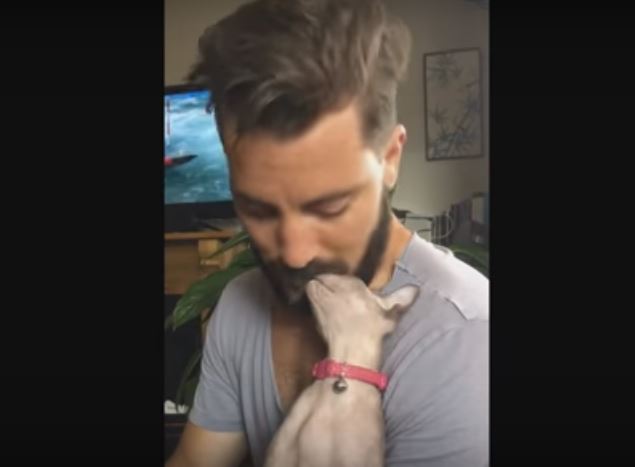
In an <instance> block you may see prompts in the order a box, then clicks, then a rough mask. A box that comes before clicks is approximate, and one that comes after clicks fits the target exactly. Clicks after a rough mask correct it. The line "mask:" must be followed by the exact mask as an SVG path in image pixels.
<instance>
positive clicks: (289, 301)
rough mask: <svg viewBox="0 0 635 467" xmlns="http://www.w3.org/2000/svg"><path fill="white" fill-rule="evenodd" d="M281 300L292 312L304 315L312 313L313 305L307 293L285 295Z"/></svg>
mask: <svg viewBox="0 0 635 467" xmlns="http://www.w3.org/2000/svg"><path fill="white" fill-rule="evenodd" d="M280 299H281V300H282V303H283V304H284V305H285V306H286V307H288V308H289V309H291V310H295V311H298V312H302V313H310V312H311V303H310V302H309V297H308V296H307V294H306V292H305V291H301V292H292V293H289V292H288V293H285V294H284V296H281V297H280Z"/></svg>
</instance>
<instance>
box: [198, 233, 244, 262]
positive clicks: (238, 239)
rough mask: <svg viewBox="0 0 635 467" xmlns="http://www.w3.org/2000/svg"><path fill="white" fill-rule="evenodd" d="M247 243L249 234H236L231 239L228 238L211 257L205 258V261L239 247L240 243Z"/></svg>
mask: <svg viewBox="0 0 635 467" xmlns="http://www.w3.org/2000/svg"><path fill="white" fill-rule="evenodd" d="M247 242H249V234H248V233H247V232H245V231H241V232H238V233H237V234H236V235H234V236H233V237H232V238H230V239H229V240H227V241H226V242H225V243H223V245H222V246H221V247H220V248H219V249H218V250H216V251H215V252H214V253H212V254H211V255H209V256H206V257H205V259H211V258H214V257H215V256H218V255H220V254H221V253H225V252H226V251H228V250H231V249H232V248H234V247H236V246H238V245H240V244H241V243H247Z"/></svg>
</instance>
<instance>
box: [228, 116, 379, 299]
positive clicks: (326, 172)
mask: <svg viewBox="0 0 635 467" xmlns="http://www.w3.org/2000/svg"><path fill="white" fill-rule="evenodd" d="M230 147H232V146H230ZM229 164H230V169H231V181H232V191H233V194H234V202H235V207H236V212H237V215H238V216H239V218H240V220H241V222H242V223H243V225H244V226H245V228H246V229H247V231H248V232H249V234H250V236H251V239H252V241H253V246H254V249H255V251H256V254H257V257H259V259H260V261H261V264H262V266H263V269H264V271H265V273H266V275H267V277H268V278H269V280H270V281H271V283H272V285H273V287H274V289H275V290H276V292H277V293H278V295H279V297H280V298H282V299H283V301H284V302H286V303H287V304H290V305H298V304H303V303H305V302H306V296H305V292H304V287H305V285H306V284H307V283H308V281H310V280H311V279H312V278H313V277H315V276H316V275H317V274H321V273H325V272H330V273H338V274H354V275H357V276H358V277H360V278H362V280H364V281H365V282H366V283H368V282H370V280H371V279H372V277H373V276H374V273H375V271H376V268H377V266H378V264H379V262H380V260H381V257H382V254H383V252H384V250H385V248H386V243H387V237H388V227H389V221H390V208H389V205H388V199H387V191H386V190H385V189H384V183H385V161H384V159H383V158H379V157H378V156H377V155H376V154H374V153H373V152H371V151H370V150H368V149H367V148H365V147H364V144H363V141H362V137H361V132H360V126H359V117H358V114H357V112H356V110H355V108H354V107H353V106H352V105H351V106H349V107H347V108H345V109H344V110H342V111H338V112H335V113H332V114H329V115H326V116H324V117H322V118H321V119H320V120H318V122H317V123H316V124H315V125H314V126H313V127H312V128H311V129H309V130H308V131H307V132H306V133H304V134H302V135H301V136H299V137H297V138H294V139H290V140H287V141H280V140H276V139H274V138H272V137H271V136H269V135H265V134H251V135H247V136H244V137H242V138H241V139H240V140H239V142H238V143H237V144H236V145H234V146H233V149H232V151H231V152H230V154H229Z"/></svg>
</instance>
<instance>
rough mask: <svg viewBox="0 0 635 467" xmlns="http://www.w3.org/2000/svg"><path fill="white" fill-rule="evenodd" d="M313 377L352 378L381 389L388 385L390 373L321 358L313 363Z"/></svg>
mask: <svg viewBox="0 0 635 467" xmlns="http://www.w3.org/2000/svg"><path fill="white" fill-rule="evenodd" d="M313 377H314V378H316V379H325V378H338V377H339V378H350V379H356V380H358V381H363V382H364V383H368V384H372V385H373V386H376V387H377V388H378V389H379V390H380V391H383V390H384V389H386V386H387V385H388V375H387V374H386V373H381V372H379V371H375V370H370V369H368V368H363V367H361V366H355V365H348V364H346V363H340V362H336V361H335V360H332V359H330V358H325V359H324V360H320V361H319V362H317V363H316V364H315V365H313Z"/></svg>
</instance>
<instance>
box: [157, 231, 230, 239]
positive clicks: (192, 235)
mask: <svg viewBox="0 0 635 467" xmlns="http://www.w3.org/2000/svg"><path fill="white" fill-rule="evenodd" d="M237 233H238V231H237V230H202V231H200V232H170V233H166V234H165V235H164V236H163V238H164V239H165V240H166V241H178V240H200V239H205V238H211V239H218V240H225V239H228V238H231V237H233V236H234V235H236V234H237Z"/></svg>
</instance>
